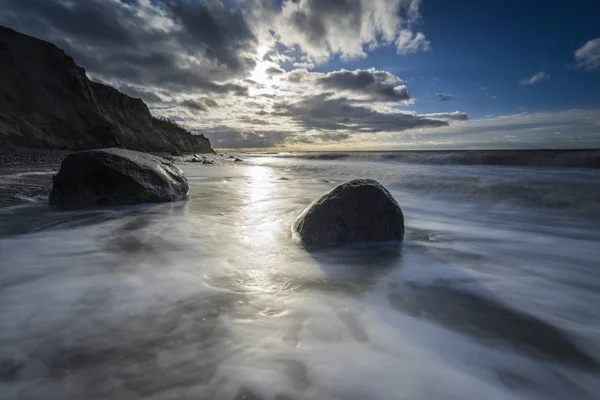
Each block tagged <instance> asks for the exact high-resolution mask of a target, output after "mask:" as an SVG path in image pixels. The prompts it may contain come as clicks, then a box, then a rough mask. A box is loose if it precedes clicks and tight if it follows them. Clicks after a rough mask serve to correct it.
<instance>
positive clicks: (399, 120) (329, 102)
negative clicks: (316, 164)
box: [274, 94, 448, 132]
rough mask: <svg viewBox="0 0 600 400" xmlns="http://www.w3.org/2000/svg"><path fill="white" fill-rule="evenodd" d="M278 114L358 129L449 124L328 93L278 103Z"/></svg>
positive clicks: (314, 124) (325, 126) (319, 126)
mask: <svg viewBox="0 0 600 400" xmlns="http://www.w3.org/2000/svg"><path fill="white" fill-rule="evenodd" d="M274 110H275V113H276V115H280V116H287V117H290V118H292V119H293V120H294V121H296V122H297V123H299V124H300V125H302V126H303V127H304V128H305V129H316V130H324V131H336V130H351V131H357V132H381V131H403V130H407V129H413V128H426V127H439V126H447V125H448V122H446V121H442V120H439V119H432V118H428V117H423V116H419V115H416V114H408V113H382V112H378V111H375V110H373V109H371V108H368V107H362V106H356V105H352V104H351V103H350V102H349V101H348V100H347V99H344V98H341V99H340V98H338V99H328V94H324V95H318V96H313V97H308V98H305V99H304V100H302V101H299V102H297V103H292V104H289V103H278V104H275V105H274Z"/></svg>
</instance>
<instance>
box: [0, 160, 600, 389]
mask: <svg viewBox="0 0 600 400" xmlns="http://www.w3.org/2000/svg"><path fill="white" fill-rule="evenodd" d="M210 157H215V158H217V157H218V158H221V159H222V160H221V161H220V162H216V163H215V164H214V165H202V164H201V163H186V162H179V163H178V165H179V166H180V167H181V168H182V170H183V171H184V173H185V174H186V176H187V178H188V181H189V184H190V192H191V193H190V194H191V200H190V201H188V202H176V203H169V204H159V205H150V204H143V205H137V206H123V207H105V208H94V209H82V210H74V211H66V212H65V211H58V210H56V209H53V208H52V207H50V206H48V205H47V204H46V202H47V193H46V194H44V193H45V192H44V190H43V189H42V187H46V188H47V187H48V182H51V176H52V174H53V173H56V168H57V165H55V164H54V165H41V164H37V165H35V166H32V165H29V166H13V167H10V168H12V170H11V171H10V173H8V172H7V170H6V168H5V169H4V170H3V175H2V176H1V179H3V181H2V185H4V187H5V188H6V186H7V183H6V182H7V181H12V182H17V181H19V179H20V180H21V181H22V182H28V183H26V184H24V185H21V186H19V187H21V188H23V187H34V186H35V182H38V183H37V185H39V190H38V191H37V192H36V191H34V192H32V193H31V194H28V193H22V195H21V201H20V202H16V201H14V202H13V203H11V204H10V205H9V204H8V203H5V207H3V208H2V209H0V262H1V264H2V268H0V297H1V302H0V320H1V321H3V322H2V327H3V328H2V332H1V334H0V335H1V336H0V392H1V393H2V397H5V398H22V399H46V398H47V399H56V398H65V399H66V398H91V397H94V396H96V397H105V398H106V397H110V398H132V399H134V398H140V399H141V398H145V399H146V398H147V399H170V398H194V397H195V398H212V399H278V400H281V399H298V400H300V399H324V398H328V399H390V398H393V399H464V398H465V396H466V397H467V398H485V399H515V398H519V399H544V400H546V399H566V398H577V399H594V398H595V396H597V390H598V388H599V387H600V378H599V373H598V371H599V369H598V365H600V341H599V338H600V317H599V316H598V313H597V310H596V306H595V305H596V304H598V302H599V301H600V290H599V289H600V271H598V269H597V260H598V259H599V258H600V248H599V247H598V243H599V242H600V234H599V233H598V229H597V222H598V218H599V217H600V207H599V203H600V200H598V199H599V198H600V197H599V196H598V194H599V193H598V192H599V191H600V188H599V187H598V184H597V182H598V175H597V174H598V172H597V170H594V169H591V168H560V167H557V166H554V167H536V166H496V165H460V164H459V165H456V164H447V165H440V164H439V163H437V164H436V163H429V164H428V163H425V162H422V163H406V162H404V161H398V160H393V159H392V160H390V157H388V158H387V159H385V158H382V157H381V154H379V153H377V154H374V155H368V154H367V153H361V154H359V155H354V154H346V155H344V156H342V157H332V156H315V155H314V154H294V153H281V154H244V155H242V158H243V159H244V162H239V163H234V162H232V161H230V160H229V159H228V158H227V157H220V156H219V155H214V156H212V155H211V156H210ZM217 161H218V160H217ZM17 174H20V175H17ZM360 177H368V178H374V179H377V180H378V181H379V182H380V183H381V184H383V185H384V186H385V187H386V188H387V189H388V190H389V191H390V192H391V193H392V195H393V196H394V198H395V199H396V200H397V201H398V203H399V204H400V206H401V207H402V209H403V212H404V215H405V222H406V236H405V240H404V242H403V243H402V244H401V245H398V244H372V245H354V246H345V247H336V248H333V249H329V250H320V251H315V250H311V249H306V248H304V247H303V246H301V245H299V244H298V243H295V242H294V241H293V239H292V234H291V224H292V222H293V220H294V218H295V217H296V216H297V215H298V214H299V213H300V211H302V209H303V208H304V207H305V206H307V205H308V204H310V202H311V201H313V200H314V199H315V198H316V197H318V196H319V195H320V194H321V193H323V192H325V191H327V190H329V189H331V188H333V187H335V186H336V185H338V184H341V183H343V182H345V181H347V180H350V179H353V178H360ZM40 182H41V183H40ZM44 185H45V186H44ZM17 186H18V185H17V184H13V186H12V189H10V190H11V191H12V192H11V193H13V194H14V193H15V190H16V189H15V187H17ZM5 192H6V193H8V191H5ZM11 196H12V195H11ZM92 388H93V391H92ZM92 394H93V395H92Z"/></svg>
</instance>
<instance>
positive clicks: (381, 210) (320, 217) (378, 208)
mask: <svg viewBox="0 0 600 400" xmlns="http://www.w3.org/2000/svg"><path fill="white" fill-rule="evenodd" d="M292 230H293V232H294V236H295V237H296V238H297V239H299V240H300V241H301V242H302V244H304V245H307V246H321V245H336V244H346V243H366V242H386V241H399V240H402V239H403V237H404V215H403V214H402V209H401V208H400V206H399V205H398V203H397V202H396V200H394V198H393V197H392V195H391V194H390V192H388V191H387V189H386V188H384V187H383V186H382V185H381V184H380V183H379V182H377V181H375V180H373V179H355V180H352V181H350V182H346V183H344V184H342V185H340V186H338V187H336V188H334V189H333V190H331V191H329V192H327V193H325V194H324V195H322V196H321V197H319V198H318V199H317V200H315V201H314V202H313V203H312V204H311V205H309V206H308V207H307V208H306V209H304V211H302V213H301V214H300V215H299V216H298V217H297V218H296V220H295V221H294V224H293V226H292Z"/></svg>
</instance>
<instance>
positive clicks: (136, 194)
mask: <svg viewBox="0 0 600 400" xmlns="http://www.w3.org/2000/svg"><path fill="white" fill-rule="evenodd" d="M188 198H189V187H188V182H187V179H186V177H185V176H184V175H183V172H182V171H181V170H180V169H179V168H178V167H177V166H175V165H174V164H173V163H172V162H170V161H168V160H166V159H164V158H161V157H157V156H153V155H150V154H145V153H140V152H137V151H132V150H125V149H117V148H111V149H100V150H89V151H82V152H78V153H73V154H70V155H68V156H67V158H65V159H64V160H63V162H62V164H61V166H60V170H59V171H58V174H57V175H56V176H55V177H54V178H53V185H52V192H51V193H50V204H52V205H60V206H89V205H100V204H114V205H117V204H136V203H162V202H169V201H178V200H187V199H188Z"/></svg>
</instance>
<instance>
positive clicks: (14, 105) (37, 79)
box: [0, 26, 212, 153]
mask: <svg viewBox="0 0 600 400" xmlns="http://www.w3.org/2000/svg"><path fill="white" fill-rule="evenodd" d="M0 145H16V146H22V147H34V148H48V149H68V150H84V149H92V148H99V147H114V146H116V147H123V148H127V149H133V150H140V151H148V152H182V153H183V152H194V153H201V152H203V153H208V152H212V148H211V147H210V142H209V141H208V139H207V138H205V137H204V136H203V135H192V134H191V133H189V132H188V131H186V130H185V129H182V128H181V127H178V126H176V125H174V124H170V123H165V122H163V121H159V120H156V119H154V118H152V116H151V114H150V111H149V110H148V107H147V106H146V104H145V103H144V102H143V101H142V100H141V99H135V98H132V97H129V96H127V95H125V94H123V93H121V92H119V91H118V90H116V89H114V88H112V87H109V86H106V85H103V84H101V83H97V82H92V81H90V80H89V79H88V78H87V76H86V74H85V70H84V69H83V68H81V67H79V66H78V65H77V64H76V63H75V61H74V60H73V59H72V58H71V57H70V56H68V55H67V54H65V52H64V51H62V50H60V49H59V48H58V47H56V46H54V45H53V44H51V43H48V42H45V41H43V40H39V39H35V38H33V37H30V36H26V35H23V34H21V33H18V32H15V31H14V30H12V29H8V28H5V27H1V26H0Z"/></svg>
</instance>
